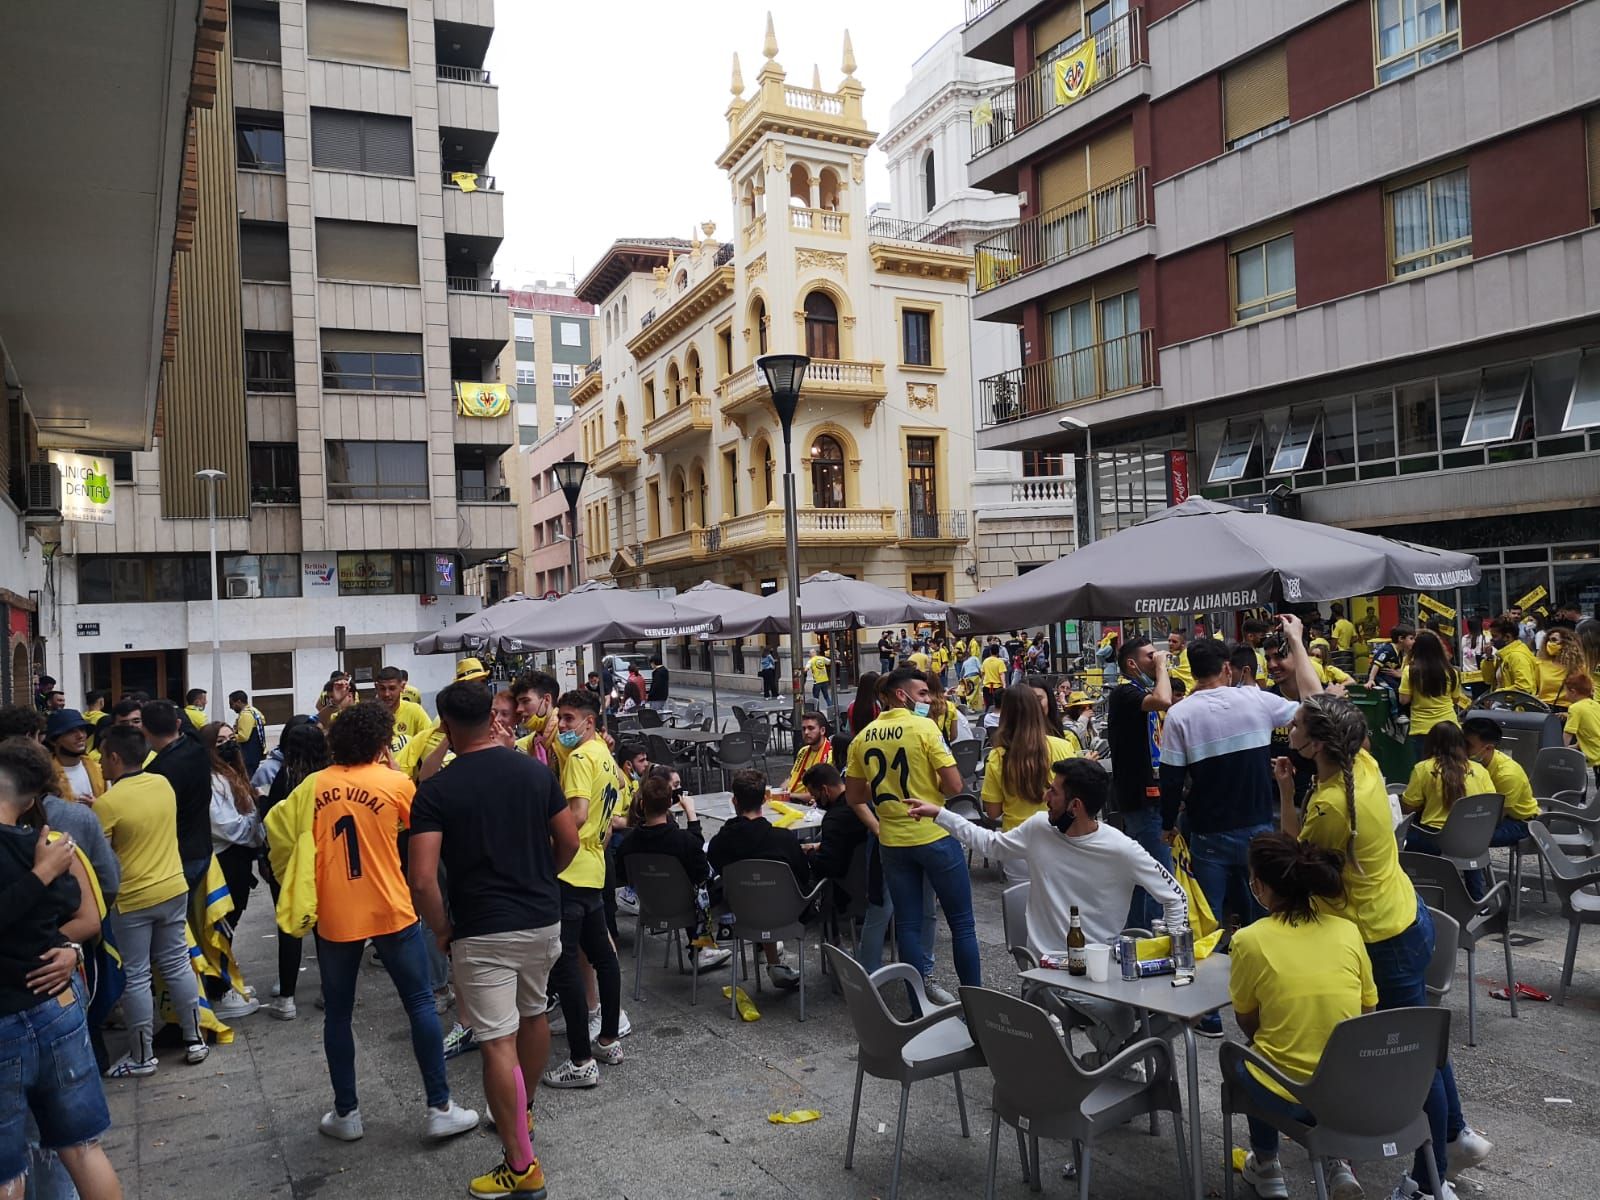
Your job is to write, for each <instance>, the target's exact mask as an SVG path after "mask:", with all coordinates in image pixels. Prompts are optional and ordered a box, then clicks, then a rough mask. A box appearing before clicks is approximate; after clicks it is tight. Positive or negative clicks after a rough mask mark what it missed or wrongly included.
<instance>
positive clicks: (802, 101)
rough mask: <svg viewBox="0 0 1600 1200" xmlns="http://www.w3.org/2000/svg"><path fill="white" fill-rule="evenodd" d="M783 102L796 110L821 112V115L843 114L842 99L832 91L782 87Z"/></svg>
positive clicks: (838, 115) (835, 115)
mask: <svg viewBox="0 0 1600 1200" xmlns="http://www.w3.org/2000/svg"><path fill="white" fill-rule="evenodd" d="M783 102H784V104H785V105H786V106H787V107H789V108H792V109H795V110H796V111H798V112H814V113H821V114H822V115H823V116H828V117H840V116H843V115H844V100H843V99H842V98H840V97H839V96H838V95H836V94H835V93H833V92H819V91H814V90H813V89H811V88H802V87H788V86H785V87H784V89H783Z"/></svg>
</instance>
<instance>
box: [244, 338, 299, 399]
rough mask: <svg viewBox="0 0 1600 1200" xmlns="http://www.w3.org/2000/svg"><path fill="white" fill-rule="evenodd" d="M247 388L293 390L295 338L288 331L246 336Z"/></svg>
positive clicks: (266, 390)
mask: <svg viewBox="0 0 1600 1200" xmlns="http://www.w3.org/2000/svg"><path fill="white" fill-rule="evenodd" d="M244 390H245V391H247V392H292V391H294V339H293V338H291V337H290V336H289V335H288V334H287V333H254V332H250V331H246V333H245V335H244Z"/></svg>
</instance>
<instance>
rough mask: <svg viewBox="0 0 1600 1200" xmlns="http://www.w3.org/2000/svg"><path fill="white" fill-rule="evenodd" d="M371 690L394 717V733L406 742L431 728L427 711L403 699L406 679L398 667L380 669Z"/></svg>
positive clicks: (431, 722)
mask: <svg viewBox="0 0 1600 1200" xmlns="http://www.w3.org/2000/svg"><path fill="white" fill-rule="evenodd" d="M373 690H374V691H375V692H376V693H377V696H378V701H379V703H381V704H382V705H383V706H384V707H385V708H387V709H388V710H389V712H390V715H392V716H393V717H394V729H395V732H396V733H398V734H400V735H401V736H402V737H403V738H405V740H406V741H407V742H409V741H410V740H411V739H412V738H414V737H417V736H418V735H420V734H424V733H427V732H428V730H429V729H430V728H431V727H432V726H433V721H432V720H430V719H429V717H428V712H427V710H426V709H425V708H423V707H422V705H420V704H416V703H413V702H412V701H410V700H407V699H406V698H405V690H406V677H405V674H404V673H403V672H402V671H401V670H400V668H399V667H384V668H382V669H381V670H380V671H379V672H378V673H377V674H376V675H375V676H373ZM401 744H402V745H404V743H401Z"/></svg>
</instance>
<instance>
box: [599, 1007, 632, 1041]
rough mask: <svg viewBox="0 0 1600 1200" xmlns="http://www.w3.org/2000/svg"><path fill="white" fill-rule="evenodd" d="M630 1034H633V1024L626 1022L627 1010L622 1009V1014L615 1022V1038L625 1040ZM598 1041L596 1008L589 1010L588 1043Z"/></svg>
mask: <svg viewBox="0 0 1600 1200" xmlns="http://www.w3.org/2000/svg"><path fill="white" fill-rule="evenodd" d="M632 1032H633V1022H632V1021H630V1020H628V1010H627V1009H623V1010H622V1014H621V1016H620V1018H619V1019H618V1021H617V1037H619V1038H625V1037H627V1036H628V1035H629V1034H630V1033H632ZM599 1040H600V1010H599V1009H598V1008H594V1009H590V1010H589V1041H590V1042H597V1041H599Z"/></svg>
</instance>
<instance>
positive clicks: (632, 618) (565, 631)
mask: <svg viewBox="0 0 1600 1200" xmlns="http://www.w3.org/2000/svg"><path fill="white" fill-rule="evenodd" d="M512 599H517V600H518V601H519V602H518V603H517V604H515V605H512V604H511V600H512ZM502 609H505V610H506V611H505V613H504V614H503V616H502V615H501V613H500V610H502ZM491 615H494V619H493V620H489V618H490V617H491ZM478 618H485V626H486V631H485V632H477V631H469V633H468V634H467V636H466V637H465V638H463V637H462V636H461V635H459V634H457V632H456V630H457V629H459V628H460V627H461V626H464V625H467V624H468V623H469V622H472V621H475V620H477V619H478ZM720 627H721V618H720V617H717V616H715V615H710V614H707V613H705V612H703V611H701V610H700V609H699V608H697V607H694V606H692V605H684V604H679V603H677V602H676V601H672V600H660V599H657V598H656V597H655V596H651V595H647V594H645V593H642V592H630V591H625V590H623V589H621V588H615V587H607V586H605V585H603V584H599V583H592V582H591V583H585V584H583V585H581V586H580V587H577V588H574V589H573V590H572V591H570V592H567V593H566V594H565V595H562V596H557V597H555V598H554V599H551V600H531V599H529V598H527V597H525V596H524V597H512V598H508V599H506V600H502V601H501V602H500V603H499V604H496V605H495V606H494V607H492V608H488V609H485V610H484V611H483V612H481V613H478V614H477V615H476V616H475V617H469V618H467V620H466V621H462V622H460V624H459V625H457V626H455V627H453V628H451V629H445V630H440V631H439V632H438V633H434V634H429V635H428V636H427V637H423V638H419V639H418V640H417V641H416V642H415V643H414V645H413V647H412V648H413V649H414V650H415V651H416V652H417V653H418V654H440V653H446V652H450V651H454V650H459V649H461V648H463V647H465V648H467V649H470V650H479V649H485V648H489V649H497V650H502V651H504V652H506V653H508V654H523V653H526V652H528V651H530V650H555V649H558V648H560V647H563V646H580V645H587V644H588V643H590V642H609V641H618V640H622V639H625V638H669V637H682V636H684V635H685V634H697V633H715V632H717V631H718V629H719V628H720ZM472 638H481V640H479V641H478V642H477V644H476V645H474V644H473V643H472V641H471V640H470V639H472Z"/></svg>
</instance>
